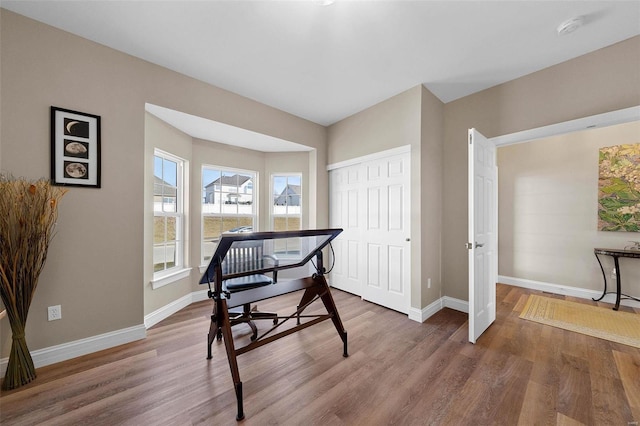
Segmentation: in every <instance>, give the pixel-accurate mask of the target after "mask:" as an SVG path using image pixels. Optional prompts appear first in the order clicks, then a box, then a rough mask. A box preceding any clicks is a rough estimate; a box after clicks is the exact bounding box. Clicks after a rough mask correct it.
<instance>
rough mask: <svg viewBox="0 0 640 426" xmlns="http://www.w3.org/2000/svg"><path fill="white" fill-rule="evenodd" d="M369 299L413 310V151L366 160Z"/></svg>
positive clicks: (365, 296) (365, 242) (365, 294)
mask: <svg viewBox="0 0 640 426" xmlns="http://www.w3.org/2000/svg"><path fill="white" fill-rule="evenodd" d="M363 166H364V170H363V171H364V176H363V184H364V185H363V190H362V192H361V193H362V196H363V197H364V200H363V204H364V205H365V207H366V208H365V209H364V217H363V218H362V224H363V232H362V242H363V248H364V270H363V276H364V278H365V282H364V287H363V292H362V297H363V299H365V300H369V301H371V302H374V303H377V304H379V305H382V306H386V307H388V308H391V309H394V310H396V311H399V312H402V313H405V314H407V313H409V305H410V300H409V295H410V285H411V280H410V257H409V253H410V247H411V242H410V239H409V237H410V235H411V231H410V208H409V205H410V203H409V194H410V193H409V184H410V174H409V155H398V156H393V157H387V158H383V159H380V160H375V161H369V162H366V163H364V164H363Z"/></svg>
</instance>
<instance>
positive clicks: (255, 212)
mask: <svg viewBox="0 0 640 426" xmlns="http://www.w3.org/2000/svg"><path fill="white" fill-rule="evenodd" d="M205 170H213V171H219V172H221V176H222V173H237V174H243V175H250V176H251V180H252V185H253V188H252V194H251V197H252V202H251V206H252V213H251V215H246V214H226V213H223V212H220V213H206V212H205V211H204V210H205V209H204V208H203V206H204V204H205V202H204V197H205V195H204V186H205V182H204V181H203V179H204V173H205ZM258 179H259V174H258V172H257V171H255V170H246V169H239V168H235V167H224V166H217V165H212V164H203V165H202V170H201V174H200V188H201V189H200V191H201V193H200V269H201V271H203V272H204V269H205V268H206V266H207V265H208V263H209V261H210V259H205V238H204V219H205V217H220V218H225V217H250V218H251V220H252V228H253V231H258V223H259V221H258V216H259V215H258V212H259V211H260V210H259V208H258V200H259V194H258V191H257V190H256V189H257V188H259V187H260V186H259V181H258ZM207 184H208V183H207ZM218 190H221V188H218V187H217V186H216V191H218ZM209 242H213V243H217V241H216V240H212V241H207V242H206V243H209Z"/></svg>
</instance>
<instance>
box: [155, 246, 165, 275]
mask: <svg viewBox="0 0 640 426" xmlns="http://www.w3.org/2000/svg"><path fill="white" fill-rule="evenodd" d="M164 269H165V267H164V245H154V246H153V272H158V271H164Z"/></svg>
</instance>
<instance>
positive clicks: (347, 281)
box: [329, 165, 362, 296]
mask: <svg viewBox="0 0 640 426" xmlns="http://www.w3.org/2000/svg"><path fill="white" fill-rule="evenodd" d="M361 180H362V171H361V167H360V165H354V166H348V167H343V168H340V169H336V170H332V171H331V172H329V188H330V197H331V200H330V203H329V204H330V217H329V225H330V226H331V227H332V228H342V229H343V231H342V233H341V234H340V235H338V237H337V238H336V239H335V240H334V241H333V242H332V245H333V249H334V256H335V265H334V267H333V270H332V271H331V276H330V279H329V283H330V285H331V286H332V287H335V288H338V289H340V290H344V291H348V292H349V293H353V294H355V295H358V296H361V295H362V289H361V279H362V276H361V268H360V265H361V263H362V250H361V245H362V244H361V241H360V239H361V235H360V234H361V221H362V220H361V215H362V206H361V200H360V196H361V195H360V193H361V190H360V186H361Z"/></svg>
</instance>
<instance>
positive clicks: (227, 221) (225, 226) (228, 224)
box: [222, 217, 238, 232]
mask: <svg viewBox="0 0 640 426" xmlns="http://www.w3.org/2000/svg"><path fill="white" fill-rule="evenodd" d="M237 227H238V218H236V217H224V218H222V232H227V231H230V230H232V229H234V228H237Z"/></svg>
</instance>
